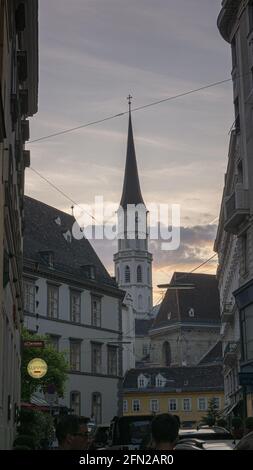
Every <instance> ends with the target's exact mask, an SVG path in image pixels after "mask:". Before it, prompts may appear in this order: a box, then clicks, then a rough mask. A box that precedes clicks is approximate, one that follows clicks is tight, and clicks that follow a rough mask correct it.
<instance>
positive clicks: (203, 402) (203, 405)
mask: <svg viewBox="0 0 253 470" xmlns="http://www.w3.org/2000/svg"><path fill="white" fill-rule="evenodd" d="M198 410H200V411H206V410H207V399H206V398H198Z"/></svg>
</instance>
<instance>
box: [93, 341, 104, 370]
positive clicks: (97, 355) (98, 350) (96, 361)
mask: <svg viewBox="0 0 253 470" xmlns="http://www.w3.org/2000/svg"><path fill="white" fill-rule="evenodd" d="M91 372H92V373H93V374H101V373H102V344H99V343H93V344H92V345H91Z"/></svg>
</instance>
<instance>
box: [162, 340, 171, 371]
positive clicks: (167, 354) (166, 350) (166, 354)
mask: <svg viewBox="0 0 253 470" xmlns="http://www.w3.org/2000/svg"><path fill="white" fill-rule="evenodd" d="M162 362H163V366H164V367H169V366H170V364H171V348H170V343H169V342H168V341H164V343H163V346H162Z"/></svg>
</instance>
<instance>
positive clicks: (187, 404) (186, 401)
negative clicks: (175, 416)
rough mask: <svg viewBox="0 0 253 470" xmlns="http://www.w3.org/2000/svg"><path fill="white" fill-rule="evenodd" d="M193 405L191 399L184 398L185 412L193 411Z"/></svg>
mask: <svg viewBox="0 0 253 470" xmlns="http://www.w3.org/2000/svg"><path fill="white" fill-rule="evenodd" d="M191 409H192V404H191V399H190V398H183V410H184V411H191Z"/></svg>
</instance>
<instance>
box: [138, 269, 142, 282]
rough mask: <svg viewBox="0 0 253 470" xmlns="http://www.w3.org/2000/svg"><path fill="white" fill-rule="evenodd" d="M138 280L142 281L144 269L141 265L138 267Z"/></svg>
mask: <svg viewBox="0 0 253 470" xmlns="http://www.w3.org/2000/svg"><path fill="white" fill-rule="evenodd" d="M137 282H142V269H141V266H138V267H137Z"/></svg>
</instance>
